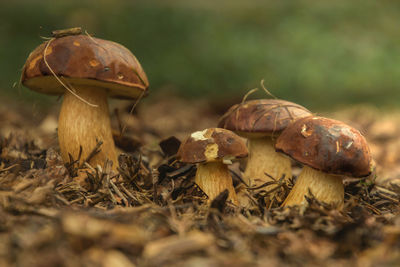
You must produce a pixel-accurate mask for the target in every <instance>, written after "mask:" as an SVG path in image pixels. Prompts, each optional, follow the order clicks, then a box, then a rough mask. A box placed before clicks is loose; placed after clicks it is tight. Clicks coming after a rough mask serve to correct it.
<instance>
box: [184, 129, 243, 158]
mask: <svg viewBox="0 0 400 267" xmlns="http://www.w3.org/2000/svg"><path fill="white" fill-rule="evenodd" d="M247 153H248V152H247V148H246V144H245V143H244V141H243V140H242V139H241V138H240V137H239V136H237V135H236V134H234V133H233V132H231V131H229V130H225V129H221V128H209V129H205V130H204V131H198V132H194V133H192V134H191V135H190V136H189V137H188V138H187V139H186V140H185V141H183V142H182V144H181V146H180V148H179V151H178V154H177V156H178V158H179V159H180V161H182V162H185V163H205V162H215V161H224V160H225V161H230V160H232V159H235V158H242V157H246V156H247Z"/></svg>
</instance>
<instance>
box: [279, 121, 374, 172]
mask: <svg viewBox="0 0 400 267" xmlns="http://www.w3.org/2000/svg"><path fill="white" fill-rule="evenodd" d="M275 149H276V151H278V152H282V153H284V154H286V155H288V156H290V157H291V158H293V159H295V160H297V161H299V162H300V163H302V164H305V165H307V166H309V167H312V168H314V169H317V170H320V171H322V172H325V173H330V174H338V175H347V176H352V177H364V176H368V175H369V174H370V173H371V161H372V159H371V153H370V151H369V147H368V144H367V141H366V140H365V138H364V136H362V135H361V133H360V132H359V131H357V130H356V129H354V128H352V127H350V126H348V125H346V124H345V123H343V122H340V121H336V120H332V119H327V118H322V117H314V116H312V117H306V118H302V119H299V120H297V121H295V122H294V123H292V124H290V125H289V126H288V127H287V128H286V129H285V130H284V131H283V132H282V133H281V135H280V136H279V137H278V139H277V141H276V144H275Z"/></svg>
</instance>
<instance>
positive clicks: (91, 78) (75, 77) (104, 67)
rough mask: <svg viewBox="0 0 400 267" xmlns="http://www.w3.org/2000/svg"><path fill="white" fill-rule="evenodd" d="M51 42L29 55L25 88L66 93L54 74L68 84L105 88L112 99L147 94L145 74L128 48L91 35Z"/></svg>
mask: <svg viewBox="0 0 400 267" xmlns="http://www.w3.org/2000/svg"><path fill="white" fill-rule="evenodd" d="M50 41H51V42H50ZM50 41H47V42H44V43H43V44H41V45H39V46H38V47H37V48H36V49H35V50H34V51H33V52H32V53H31V54H30V55H29V57H28V59H27V61H26V63H25V65H24V68H23V71H22V76H21V82H22V84H23V85H25V86H26V87H28V88H30V89H32V90H35V91H37V92H39V93H44V94H52V95H60V94H63V93H64V92H65V88H64V86H63V85H62V84H61V83H60V82H59V81H58V80H57V79H56V78H55V77H54V75H53V73H52V71H53V72H54V73H55V74H56V75H57V76H58V77H62V81H65V82H66V83H67V85H72V87H75V86H91V87H98V88H104V89H106V90H107V92H108V96H110V97H116V98H122V99H135V98H138V97H139V96H140V95H141V94H143V93H146V92H147V88H148V86H149V82H148V80H147V77H146V74H145V72H144V70H143V68H142V66H141V65H140V63H139V61H138V60H137V59H136V57H135V56H134V55H133V54H132V53H131V52H130V51H129V50H128V49H127V48H126V47H124V46H122V45H120V44H117V43H115V42H112V41H107V40H102V39H99V38H94V37H91V36H88V35H70V36H65V37H62V38H55V39H51V40H50ZM49 42H50V43H49ZM46 63H47V64H46ZM48 66H50V68H51V70H52V71H51V70H50V69H49V68H48Z"/></svg>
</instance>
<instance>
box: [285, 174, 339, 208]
mask: <svg viewBox="0 0 400 267" xmlns="http://www.w3.org/2000/svg"><path fill="white" fill-rule="evenodd" d="M308 190H310V191H311V193H312V194H313V195H314V197H315V198H316V199H317V200H319V201H321V202H325V203H327V204H333V205H337V207H338V208H341V207H342V206H343V201H344V188H343V181H342V177H341V176H338V175H332V174H327V173H323V172H320V171H317V170H314V169H312V168H310V167H307V166H304V168H303V170H302V171H301V173H300V175H299V177H297V181H296V184H295V185H294V187H293V189H292V191H290V193H289V195H288V196H287V198H286V199H285V201H284V202H283V204H282V206H293V205H305V204H307V201H306V199H305V197H304V196H309V192H308Z"/></svg>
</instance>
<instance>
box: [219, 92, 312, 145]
mask: <svg viewBox="0 0 400 267" xmlns="http://www.w3.org/2000/svg"><path fill="white" fill-rule="evenodd" d="M310 115H312V114H311V112H310V111H309V110H308V109H306V108H305V107H303V106H300V105H298V104H295V103H292V102H289V101H285V100H280V99H258V100H249V101H246V102H244V103H240V104H236V105H234V106H232V107H231V108H230V109H229V110H228V111H227V112H226V113H225V114H224V115H223V116H222V117H221V119H220V122H219V123H218V127H221V128H225V129H228V130H231V131H234V132H236V133H238V134H240V135H242V136H245V137H262V136H271V135H274V134H279V133H280V132H282V131H283V130H284V129H285V128H286V126H287V125H288V124H289V123H290V122H292V121H294V120H296V119H298V118H302V117H306V116H310Z"/></svg>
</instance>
